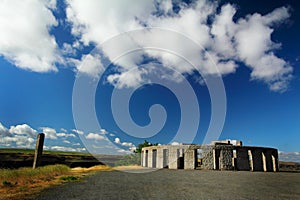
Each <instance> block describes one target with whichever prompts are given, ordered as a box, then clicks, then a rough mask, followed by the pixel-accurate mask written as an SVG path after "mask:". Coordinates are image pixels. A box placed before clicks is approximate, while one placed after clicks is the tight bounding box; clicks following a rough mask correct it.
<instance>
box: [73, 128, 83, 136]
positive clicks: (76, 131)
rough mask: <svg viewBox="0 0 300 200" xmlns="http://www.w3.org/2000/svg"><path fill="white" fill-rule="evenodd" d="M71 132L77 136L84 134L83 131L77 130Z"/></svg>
mask: <svg viewBox="0 0 300 200" xmlns="http://www.w3.org/2000/svg"><path fill="white" fill-rule="evenodd" d="M72 131H73V132H74V133H77V134H78V135H83V134H84V132H83V131H80V130H77V129H72Z"/></svg>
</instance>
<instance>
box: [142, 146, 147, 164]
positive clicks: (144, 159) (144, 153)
mask: <svg viewBox="0 0 300 200" xmlns="http://www.w3.org/2000/svg"><path fill="white" fill-rule="evenodd" d="M146 156H147V154H146V150H144V151H142V166H143V167H146Z"/></svg>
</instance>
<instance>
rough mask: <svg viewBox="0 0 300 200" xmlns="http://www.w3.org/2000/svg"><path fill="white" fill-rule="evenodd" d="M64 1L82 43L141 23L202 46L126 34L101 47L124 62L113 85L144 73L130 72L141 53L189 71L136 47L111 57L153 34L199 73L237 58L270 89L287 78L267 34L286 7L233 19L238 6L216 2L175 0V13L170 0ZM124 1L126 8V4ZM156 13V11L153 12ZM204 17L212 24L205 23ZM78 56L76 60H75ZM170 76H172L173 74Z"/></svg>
mask: <svg viewBox="0 0 300 200" xmlns="http://www.w3.org/2000/svg"><path fill="white" fill-rule="evenodd" d="M67 2H68V6H67V18H68V20H69V22H71V24H72V33H73V34H74V35H75V36H77V37H79V38H80V42H82V43H83V44H84V45H88V44H89V43H91V42H94V43H96V44H102V43H103V42H105V41H106V40H107V39H109V38H112V37H113V36H115V35H118V34H119V33H122V32H125V31H129V30H134V29H137V28H141V27H144V26H146V27H161V28H167V29H171V30H174V31H178V32H179V33H182V34H184V35H186V36H187V37H189V38H191V39H192V40H194V41H195V42H196V43H197V44H199V45H201V46H202V47H203V48H204V49H201V48H199V49H196V50H194V51H191V50H190V46H188V45H186V44H185V43H181V42H180V41H179V40H178V38H176V37H174V38H170V37H172V36H170V35H154V34H153V33H152V32H151V31H148V32H145V33H141V34H140V36H139V37H136V38H130V37H128V38H127V39H124V40H123V41H118V44H117V45H114V49H108V48H106V47H105V46H102V51H103V54H104V55H105V56H106V57H107V58H109V59H111V61H112V62H114V63H115V64H117V65H119V66H121V67H123V71H121V73H116V74H111V75H109V76H108V82H110V83H111V84H113V85H115V86H116V87H118V88H122V87H134V86H136V85H138V84H140V83H142V82H143V81H144V77H143V75H145V73H146V71H143V70H141V69H139V70H135V71H131V69H132V68H135V67H137V66H138V65H139V64H141V62H142V60H143V55H148V56H150V57H152V58H155V59H157V60H159V61H160V62H161V63H162V66H164V67H172V68H174V69H175V70H176V71H178V72H181V73H192V71H193V68H192V66H190V65H189V64H187V63H185V62H183V61H182V60H181V59H180V58H179V57H178V56H174V55H170V54H166V53H162V52H155V51H146V50H141V52H138V53H134V54H128V55H126V56H125V57H123V58H121V59H118V60H112V58H114V54H115V52H118V51H119V50H122V49H123V50H125V49H130V48H129V47H130V45H131V46H132V45H134V46H137V47H143V46H144V44H145V41H146V42H148V43H149V41H150V42H151V41H153V44H155V41H156V40H157V38H158V37H159V38H167V39H166V40H165V41H164V42H165V43H167V46H169V47H173V48H174V49H180V50H181V51H182V52H186V53H187V54H188V55H189V58H191V59H192V60H191V61H192V63H197V66H195V67H196V68H197V69H198V70H200V71H201V72H202V73H204V74H213V75H215V74H221V75H225V74H229V73H234V72H235V71H236V68H237V67H238V65H237V64H236V63H239V62H243V63H244V64H245V65H246V66H248V67H250V68H251V70H252V72H251V79H252V80H258V81H263V82H265V83H266V84H268V85H269V88H270V89H271V90H273V91H284V90H286V89H287V87H288V83H289V81H290V79H291V74H292V71H293V69H292V67H291V66H290V65H289V64H288V63H287V62H286V61H285V60H283V59H282V58H279V57H278V56H276V55H275V52H274V50H276V49H277V48H279V47H280V44H277V43H275V42H273V41H272V38H271V35H272V33H273V31H274V25H275V24H278V23H282V22H284V21H285V20H286V19H287V18H288V17H289V10H288V9H287V8H286V7H281V8H278V9H275V10H274V11H273V12H271V13H268V14H266V15H261V14H258V13H254V14H251V15H247V16H246V17H244V18H240V19H237V20H233V17H234V15H235V13H236V11H237V9H236V8H235V7H234V6H232V5H231V4H225V5H223V6H221V9H220V11H218V9H217V8H218V7H220V5H218V3H217V2H215V1H201V0H198V1H195V2H193V3H191V4H189V5H187V4H185V3H183V2H181V3H178V2H176V3H178V4H179V8H180V10H179V12H178V13H175V12H174V11H173V10H172V7H173V5H172V3H171V1H138V2H134V3H133V2H131V0H129V1H122V2H120V1H78V0H68V1H67ZM154 4H156V5H157V6H154ZM129 6H130V9H126V8H127V7H129ZM157 12H159V13H160V14H159V15H157ZM108 19H109V20H108ZM208 19H210V21H211V22H212V23H208ZM103 30H105V31H103ZM204 50H205V51H204ZM211 59H212V60H213V61H214V63H215V65H216V66H217V69H215V67H214V64H213V63H212V62H211V61H210V60H211ZM82 61H83V60H82V59H81V61H80V62H82ZM78 62H79V61H78ZM80 62H79V63H80ZM77 68H78V67H77ZM91 68H93V67H91ZM79 71H80V70H79ZM92 71H94V70H86V71H85V73H88V74H89V73H91V72H92ZM94 74H97V73H94ZM173 79H174V80H176V77H173Z"/></svg>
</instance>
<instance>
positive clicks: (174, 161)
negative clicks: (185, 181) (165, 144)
mask: <svg viewBox="0 0 300 200" xmlns="http://www.w3.org/2000/svg"><path fill="white" fill-rule="evenodd" d="M178 159H179V151H178V149H177V147H170V148H169V164H168V165H169V169H178Z"/></svg>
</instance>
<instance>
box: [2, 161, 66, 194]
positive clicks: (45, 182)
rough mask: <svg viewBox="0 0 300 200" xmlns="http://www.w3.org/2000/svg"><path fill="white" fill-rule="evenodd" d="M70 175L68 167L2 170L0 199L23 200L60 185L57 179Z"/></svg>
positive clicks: (51, 166)
mask: <svg viewBox="0 0 300 200" xmlns="http://www.w3.org/2000/svg"><path fill="white" fill-rule="evenodd" d="M69 174H70V168H69V167H68V166H66V165H49V166H44V167H40V168H37V169H32V168H28V167H24V168H19V169H0V184H1V185H0V199H23V198H24V197H26V196H29V195H31V194H32V193H35V192H37V191H39V190H42V189H44V188H46V187H49V186H50V185H53V184H56V183H58V180H57V179H56V177H59V176H62V175H69Z"/></svg>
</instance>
